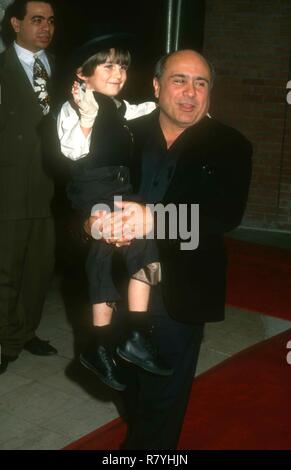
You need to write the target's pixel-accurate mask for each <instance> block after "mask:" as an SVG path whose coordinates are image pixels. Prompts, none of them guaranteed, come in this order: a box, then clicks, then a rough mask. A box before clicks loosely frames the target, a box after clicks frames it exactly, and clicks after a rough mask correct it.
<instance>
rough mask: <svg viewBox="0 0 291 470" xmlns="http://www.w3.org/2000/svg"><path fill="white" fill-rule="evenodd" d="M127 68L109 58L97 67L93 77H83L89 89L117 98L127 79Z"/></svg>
mask: <svg viewBox="0 0 291 470" xmlns="http://www.w3.org/2000/svg"><path fill="white" fill-rule="evenodd" d="M126 70H127V67H126V66H124V65H118V64H115V63H113V62H112V58H111V57H108V58H107V59H106V62H105V63H104V64H100V65H97V67H96V68H95V70H94V73H93V75H91V77H81V78H82V79H83V80H84V81H85V82H86V86H87V89H89V90H94V91H98V92H99V93H103V94H104V95H106V96H111V97H113V96H116V95H118V93H119V92H120V90H121V89H122V87H123V85H124V83H125V81H126V78H127V72H126Z"/></svg>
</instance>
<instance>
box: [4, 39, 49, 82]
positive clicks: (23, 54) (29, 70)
mask: <svg viewBox="0 0 291 470" xmlns="http://www.w3.org/2000/svg"><path fill="white" fill-rule="evenodd" d="M13 46H14V49H15V52H16V54H17V57H18V59H19V60H20V63H21V65H22V67H23V68H24V71H25V73H26V75H27V77H28V79H29V81H30V83H31V86H32V87H33V65H34V60H35V57H38V58H39V59H40V60H41V62H42V63H43V65H44V66H45V69H46V71H47V74H48V76H49V77H50V76H51V68H50V64H49V61H48V58H47V56H46V53H45V51H44V49H41V50H40V51H38V52H35V53H33V52H31V51H29V50H28V49H24V47H21V46H19V44H17V43H16V42H14V44H13Z"/></svg>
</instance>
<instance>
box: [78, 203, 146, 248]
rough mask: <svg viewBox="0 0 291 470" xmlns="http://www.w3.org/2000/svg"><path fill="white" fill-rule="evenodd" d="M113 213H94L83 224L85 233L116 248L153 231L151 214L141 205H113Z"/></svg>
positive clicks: (101, 211)
mask: <svg viewBox="0 0 291 470" xmlns="http://www.w3.org/2000/svg"><path fill="white" fill-rule="evenodd" d="M115 207H116V210H115V211H114V212H106V211H104V210H100V211H96V212H94V213H93V214H92V215H91V217H90V218H89V219H88V220H87V221H86V222H85V226H84V228H85V231H86V232H87V234H88V235H90V236H91V237H92V238H95V239H98V240H100V239H101V240H104V241H105V242H106V243H109V244H114V245H116V246H117V247H120V246H126V245H129V244H130V243H131V241H132V240H133V239H135V238H143V237H145V236H147V235H149V234H150V233H151V231H152V229H153V214H152V212H151V210H150V209H149V208H148V207H147V206H145V205H142V204H138V203H136V202H130V201H118V202H116V203H115Z"/></svg>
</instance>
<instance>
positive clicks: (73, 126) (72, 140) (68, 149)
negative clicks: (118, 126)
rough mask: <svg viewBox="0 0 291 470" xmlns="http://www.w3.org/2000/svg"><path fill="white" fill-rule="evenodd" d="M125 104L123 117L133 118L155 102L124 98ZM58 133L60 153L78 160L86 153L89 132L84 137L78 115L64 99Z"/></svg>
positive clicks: (87, 151)
mask: <svg viewBox="0 0 291 470" xmlns="http://www.w3.org/2000/svg"><path fill="white" fill-rule="evenodd" d="M124 103H125V106H126V112H125V115H124V117H125V119H127V120H128V121H129V120H130V119H135V118H137V117H140V116H144V115H146V114H149V113H151V112H152V111H153V110H154V109H155V108H156V103H154V102H153V101H147V102H145V103H141V104H129V103H128V102H127V101H125V100H124ZM57 126H58V135H59V139H60V143H61V150H62V153H63V154H64V155H65V156H66V157H67V158H69V159H70V160H79V159H80V158H83V157H85V156H86V155H88V153H89V150H90V143H91V133H90V134H89V135H88V136H87V137H85V136H84V134H83V132H82V130H81V127H80V120H79V116H78V114H77V113H76V111H75V110H74V109H73V108H72V106H71V105H70V103H69V102H68V101H66V103H64V104H63V106H62V109H61V111H60V113H59V115H58V125H57Z"/></svg>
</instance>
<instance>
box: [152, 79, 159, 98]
mask: <svg viewBox="0 0 291 470" xmlns="http://www.w3.org/2000/svg"><path fill="white" fill-rule="evenodd" d="M153 86H154V92H155V97H156V98H157V99H159V96H160V84H159V81H158V79H157V78H154V80H153Z"/></svg>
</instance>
